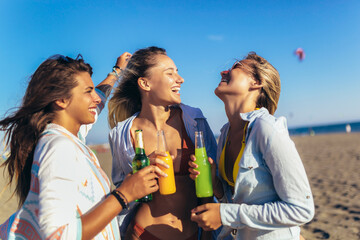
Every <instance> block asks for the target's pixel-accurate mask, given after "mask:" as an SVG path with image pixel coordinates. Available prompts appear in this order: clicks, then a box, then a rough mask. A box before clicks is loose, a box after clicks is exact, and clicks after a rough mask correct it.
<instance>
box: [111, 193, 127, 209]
mask: <svg viewBox="0 0 360 240" xmlns="http://www.w3.org/2000/svg"><path fill="white" fill-rule="evenodd" d="M111 194H112V195H113V196H114V197H115V198H116V199H117V200H118V202H119V203H120V205H121V207H122V208H123V209H128V208H129V204H128V203H127V199H126V197H125V196H124V194H122V193H121V192H120V191H118V190H114V191H112V192H111ZM123 197H124V198H125V199H126V202H125V200H124V198H123Z"/></svg>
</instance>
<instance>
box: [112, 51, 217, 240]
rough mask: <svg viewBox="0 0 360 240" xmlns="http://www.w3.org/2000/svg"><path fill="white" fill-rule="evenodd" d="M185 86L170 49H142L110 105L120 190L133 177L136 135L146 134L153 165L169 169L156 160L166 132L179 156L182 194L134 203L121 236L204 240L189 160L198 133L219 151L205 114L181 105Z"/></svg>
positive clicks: (177, 170)
mask: <svg viewBox="0 0 360 240" xmlns="http://www.w3.org/2000/svg"><path fill="white" fill-rule="evenodd" d="M183 82H184V79H183V78H182V77H181V76H180V75H179V73H178V69H177V67H176V65H175V64H174V62H173V60H172V59H171V58H169V57H168V56H167V54H166V51H165V49H162V48H158V47H149V48H144V49H140V50H138V51H136V52H135V53H134V54H133V56H132V57H131V59H130V60H129V64H128V65H127V68H126V69H125V70H124V72H123V74H122V77H121V79H120V84H119V85H118V86H117V87H115V91H114V95H113V96H112V98H111V99H110V101H109V123H110V126H111V127H113V129H112V130H111V132H110V146H111V151H112V156H113V167H112V179H113V182H114V184H115V186H118V187H119V186H121V185H122V184H123V180H124V177H125V176H126V175H127V174H128V173H130V172H131V171H132V159H133V157H134V155H135V150H134V136H135V130H137V129H142V130H143V136H144V143H145V152H146V154H147V155H149V158H150V162H151V163H152V164H164V162H163V161H161V160H160V159H159V158H156V154H155V155H154V154H153V153H154V151H155V150H156V134H157V130H164V132H165V134H166V140H167V145H168V147H169V149H168V150H169V152H170V154H171V155H173V156H174V158H173V161H174V170H175V182H176V193H174V194H171V195H161V194H160V193H159V192H156V193H154V194H153V200H152V201H151V202H149V203H141V204H139V203H135V202H134V203H131V206H132V207H131V208H130V209H129V210H126V211H123V212H122V213H121V214H120V216H119V219H120V220H119V222H120V225H121V226H120V227H121V233H122V234H126V232H127V234H126V236H127V237H126V239H150V237H151V239H170V238H171V239H184V240H185V239H198V230H199V229H198V226H197V224H196V223H195V222H193V221H191V220H190V217H191V209H193V208H194V207H196V206H197V201H198V200H197V198H196V194H195V184H194V181H192V180H191V179H190V178H189V172H188V160H189V157H190V154H194V141H195V131H199V130H200V131H203V132H204V137H205V146H206V149H207V153H208V155H209V156H212V157H215V156H216V147H217V145H216V141H215V138H214V135H213V133H212V131H211V129H210V127H209V125H208V123H207V121H206V118H205V117H204V115H203V114H202V112H201V110H200V109H198V108H193V107H190V106H187V105H184V104H182V103H181V98H180V88H181V85H182V84H183ZM163 166H164V167H166V166H165V165H163ZM210 200H211V201H212V198H211V199H210ZM129 223H131V224H130V225H129ZM128 226H129V227H128ZM127 230H128V231H127ZM211 234H212V233H211V232H206V233H203V236H202V237H203V239H207V240H208V239H211ZM206 235H209V236H208V237H206Z"/></svg>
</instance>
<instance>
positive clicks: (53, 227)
mask: <svg viewBox="0 0 360 240" xmlns="http://www.w3.org/2000/svg"><path fill="white" fill-rule="evenodd" d="M130 56H131V55H130V54H128V53H125V54H123V55H122V56H121V57H119V58H118V61H117V64H116V66H117V67H115V68H114V72H113V73H111V74H109V75H108V77H107V78H106V79H105V80H104V81H103V82H102V83H101V84H99V86H98V89H99V90H100V91H99V92H98V93H99V94H100V97H101V98H100V97H99V95H98V94H97V93H96V91H95V87H94V84H93V82H92V79H91V75H92V68H91V66H90V65H89V64H87V63H85V62H84V60H83V59H82V58H80V59H79V58H76V59H72V58H69V57H65V56H62V55H55V56H53V57H50V58H49V59H47V60H45V61H44V62H43V63H42V64H41V65H40V66H39V67H38V69H37V70H36V71H35V73H34V74H33V75H32V76H31V79H30V82H29V85H28V87H27V90H26V93H25V96H24V98H23V102H22V105H21V106H20V107H19V108H18V110H17V111H15V112H14V113H13V114H11V115H9V116H8V117H6V118H5V119H2V120H1V121H0V126H1V129H2V130H4V131H5V132H6V134H7V143H8V144H9V147H10V156H9V158H8V159H7V160H6V162H5V163H4V165H5V167H7V170H8V172H9V176H10V182H12V181H13V180H14V178H15V180H16V182H17V184H16V189H15V191H16V194H17V195H18V196H19V199H20V201H19V206H20V209H19V211H17V212H16V213H15V214H13V215H12V216H11V217H10V218H9V219H8V220H7V221H6V222H5V223H4V224H2V225H1V226H0V238H2V239H18V238H25V239H90V238H94V239H120V235H119V231H118V225H117V221H115V217H116V215H117V214H118V213H119V212H120V211H121V210H122V209H124V208H127V206H128V203H129V202H130V201H133V200H135V199H137V198H140V197H143V196H145V195H147V194H149V193H151V192H154V191H157V190H158V185H157V183H156V178H157V177H158V175H161V174H162V172H161V171H160V169H158V168H157V167H155V166H150V167H148V168H145V169H144V170H142V171H139V172H137V173H135V174H133V175H132V176H130V177H127V178H126V179H125V181H124V183H123V184H122V185H121V186H120V187H118V188H117V189H115V190H114V191H112V192H110V181H109V179H108V178H107V176H106V174H105V173H104V172H103V170H102V169H101V167H100V165H99V162H98V160H97V158H96V156H95V154H94V153H93V152H92V151H91V149H90V148H89V147H87V146H86V145H85V143H84V142H83V141H82V139H81V138H79V137H78V133H79V131H80V127H81V126H82V125H86V124H92V123H94V121H95V119H96V116H97V114H98V113H99V112H100V110H101V109H102V108H103V105H104V103H105V100H106V97H107V95H108V94H109V92H110V91H111V87H112V86H113V84H114V82H115V81H116V79H117V75H119V70H121V68H124V67H125V66H126V62H127V59H128V58H129V57H130ZM101 92H102V93H101ZM87 129H89V128H88V127H85V128H84V129H83V131H80V132H82V137H84V136H85V135H86V133H87Z"/></svg>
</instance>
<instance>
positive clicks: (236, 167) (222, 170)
mask: <svg viewBox="0 0 360 240" xmlns="http://www.w3.org/2000/svg"><path fill="white" fill-rule="evenodd" d="M248 123H249V122H247V123H246V124H245V127H244V134H243V139H242V141H241V149H240V152H239V155H238V156H237V158H236V161H235V163H234V167H233V179H234V181H235V180H236V177H237V174H238V172H239V163H240V160H241V157H242V155H243V152H244V149H245V134H246V129H247V126H248ZM227 141H228V135H227V136H226V141H225V144H224V147H223V150H222V152H221V156H220V163H219V171H220V175H221V176H222V177H223V179H225V181H226V182H227V183H228V184H229V185H230V186H232V187H234V186H235V182H231V181H230V180H229V179H228V178H227V176H226V173H225V148H226V144H227Z"/></svg>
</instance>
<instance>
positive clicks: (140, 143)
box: [135, 130, 145, 155]
mask: <svg viewBox="0 0 360 240" xmlns="http://www.w3.org/2000/svg"><path fill="white" fill-rule="evenodd" d="M135 154H136V155H145V150H144V139H143V135H142V130H136V131H135Z"/></svg>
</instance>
